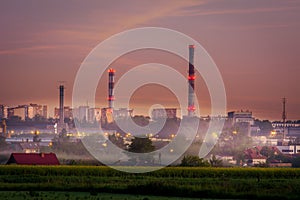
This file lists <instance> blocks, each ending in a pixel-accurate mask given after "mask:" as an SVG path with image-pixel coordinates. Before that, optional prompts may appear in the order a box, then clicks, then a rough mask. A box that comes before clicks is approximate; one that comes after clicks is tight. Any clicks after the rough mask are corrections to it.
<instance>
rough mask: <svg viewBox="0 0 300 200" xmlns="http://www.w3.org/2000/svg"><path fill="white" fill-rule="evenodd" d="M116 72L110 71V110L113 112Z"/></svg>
mask: <svg viewBox="0 0 300 200" xmlns="http://www.w3.org/2000/svg"><path fill="white" fill-rule="evenodd" d="M115 72H116V70H114V69H112V68H110V69H109V70H108V108H110V109H112V110H113V107H114V82H115V80H114V79H115Z"/></svg>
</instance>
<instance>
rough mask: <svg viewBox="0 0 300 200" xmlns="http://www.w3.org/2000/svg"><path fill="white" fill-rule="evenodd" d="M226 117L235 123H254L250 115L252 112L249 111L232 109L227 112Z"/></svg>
mask: <svg viewBox="0 0 300 200" xmlns="http://www.w3.org/2000/svg"><path fill="white" fill-rule="evenodd" d="M228 119H230V120H232V124H233V125H234V124H236V123H249V124H250V125H254V119H253V117H252V112H250V111H248V110H247V111H243V110H241V111H232V112H228Z"/></svg>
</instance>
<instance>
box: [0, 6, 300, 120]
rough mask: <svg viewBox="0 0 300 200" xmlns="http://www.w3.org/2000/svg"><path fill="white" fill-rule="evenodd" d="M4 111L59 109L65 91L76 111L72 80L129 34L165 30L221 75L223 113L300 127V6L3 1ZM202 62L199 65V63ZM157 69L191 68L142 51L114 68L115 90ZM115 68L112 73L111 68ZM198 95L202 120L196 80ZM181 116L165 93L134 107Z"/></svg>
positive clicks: (202, 97)
mask: <svg viewBox="0 0 300 200" xmlns="http://www.w3.org/2000/svg"><path fill="white" fill-rule="evenodd" d="M0 27H1V28H0V77H1V79H0V80H1V84H0V93H1V95H0V104H6V105H8V106H16V105H19V104H28V103H38V104H47V105H48V107H49V108H48V109H49V114H50V116H53V109H54V107H55V106H56V107H58V85H59V83H60V82H59V81H64V82H65V86H66V104H67V105H71V104H72V98H71V97H72V88H73V83H74V80H75V77H76V73H77V71H78V69H79V68H80V65H81V63H82V62H83V60H84V59H85V57H86V56H87V55H88V54H89V53H90V52H91V51H92V50H93V48H94V47H96V46H97V45H98V44H99V43H101V42H102V41H104V40H105V39H107V38H109V37H110V36H112V35H114V34H117V33H120V32H122V31H126V30H129V29H132V28H140V27H163V28H168V29H172V30H176V31H179V32H182V33H184V34H186V35H188V36H190V37H192V38H194V39H195V40H197V41H198V42H199V43H200V44H201V45H202V46H203V47H204V48H205V49H206V50H207V52H208V53H209V54H210V56H211V57H212V59H213V60H214V62H215V63H216V64H217V66H218V68H219V71H220V73H221V75H222V78H223V81H224V85H225V89H226V95H227V110H228V111H232V110H241V109H242V110H250V111H252V112H253V115H254V117H256V118H259V119H270V120H280V119H281V115H282V98H283V97H286V98H287V118H288V119H290V120H295V119H300V84H298V80H299V75H300V56H299V55H300V37H299V35H300V1H299V0H251V1H247V0H198V1H195V0H192V1H188V0H187V1H181V0H178V1H155V2H153V1H139V0H132V1H121V0H120V1H98V0H97V1H96V0H91V1H79V0H72V1H59V0H45V1H39V0H27V1H17V0H3V1H1V6H0ZM195 59H196V58H195ZM149 62H161V63H164V64H168V65H170V66H172V67H174V69H176V70H178V71H179V72H180V73H182V74H183V75H185V76H186V73H187V68H184V66H185V65H186V66H187V64H186V63H185V62H184V61H183V60H181V59H179V58H178V57H176V56H174V55H171V54H170V53H167V52H160V51H154V50H144V51H141V52H132V53H130V54H128V55H125V56H122V57H120V58H119V59H117V60H116V61H115V62H114V63H113V67H114V68H116V70H117V73H116V80H118V78H119V77H121V76H122V74H124V73H125V72H126V71H127V70H129V69H131V68H133V67H134V66H136V65H138V64H143V63H149ZM108 67H109V66H108ZM197 75H198V76H197V77H199V78H198V79H197V81H196V90H195V92H196V94H197V96H198V101H199V104H200V107H201V111H202V112H201V115H207V114H210V109H211V108H210V97H209V93H208V90H207V87H206V85H205V83H204V82H203V79H202V78H201V76H199V74H197ZM106 81H107V77H106V76H104V77H101V80H100V81H99V84H98V88H97V95H96V102H97V103H96V104H97V106H99V107H104V106H107V102H106V99H107V83H106ZM155 103H162V104H164V105H166V107H168V106H175V107H176V106H178V101H177V100H176V99H175V96H174V95H173V94H172V93H170V91H168V89H167V88H164V87H159V86H157V85H148V86H143V87H140V88H139V89H138V90H137V91H136V92H135V93H134V95H133V96H132V97H131V101H130V106H131V107H133V108H134V110H135V114H147V112H148V109H149V108H150V107H151V105H152V104H155Z"/></svg>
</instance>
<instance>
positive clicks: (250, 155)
mask: <svg viewBox="0 0 300 200" xmlns="http://www.w3.org/2000/svg"><path fill="white" fill-rule="evenodd" d="M244 153H245V160H246V162H247V165H249V166H253V165H259V164H263V163H266V162H267V157H266V156H263V155H261V154H260V151H259V149H258V148H256V147H254V148H250V149H246V150H245V152H244Z"/></svg>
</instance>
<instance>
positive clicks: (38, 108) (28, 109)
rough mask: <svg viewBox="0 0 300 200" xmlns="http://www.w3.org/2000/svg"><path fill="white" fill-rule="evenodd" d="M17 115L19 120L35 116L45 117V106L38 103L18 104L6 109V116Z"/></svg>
mask: <svg viewBox="0 0 300 200" xmlns="http://www.w3.org/2000/svg"><path fill="white" fill-rule="evenodd" d="M12 116H18V117H20V118H21V120H26V119H33V118H34V117H35V116H40V117H44V118H47V117H48V116H47V106H46V105H38V104H32V103H31V104H29V105H19V106H17V107H11V108H8V109H7V117H8V118H10V117H12Z"/></svg>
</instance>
